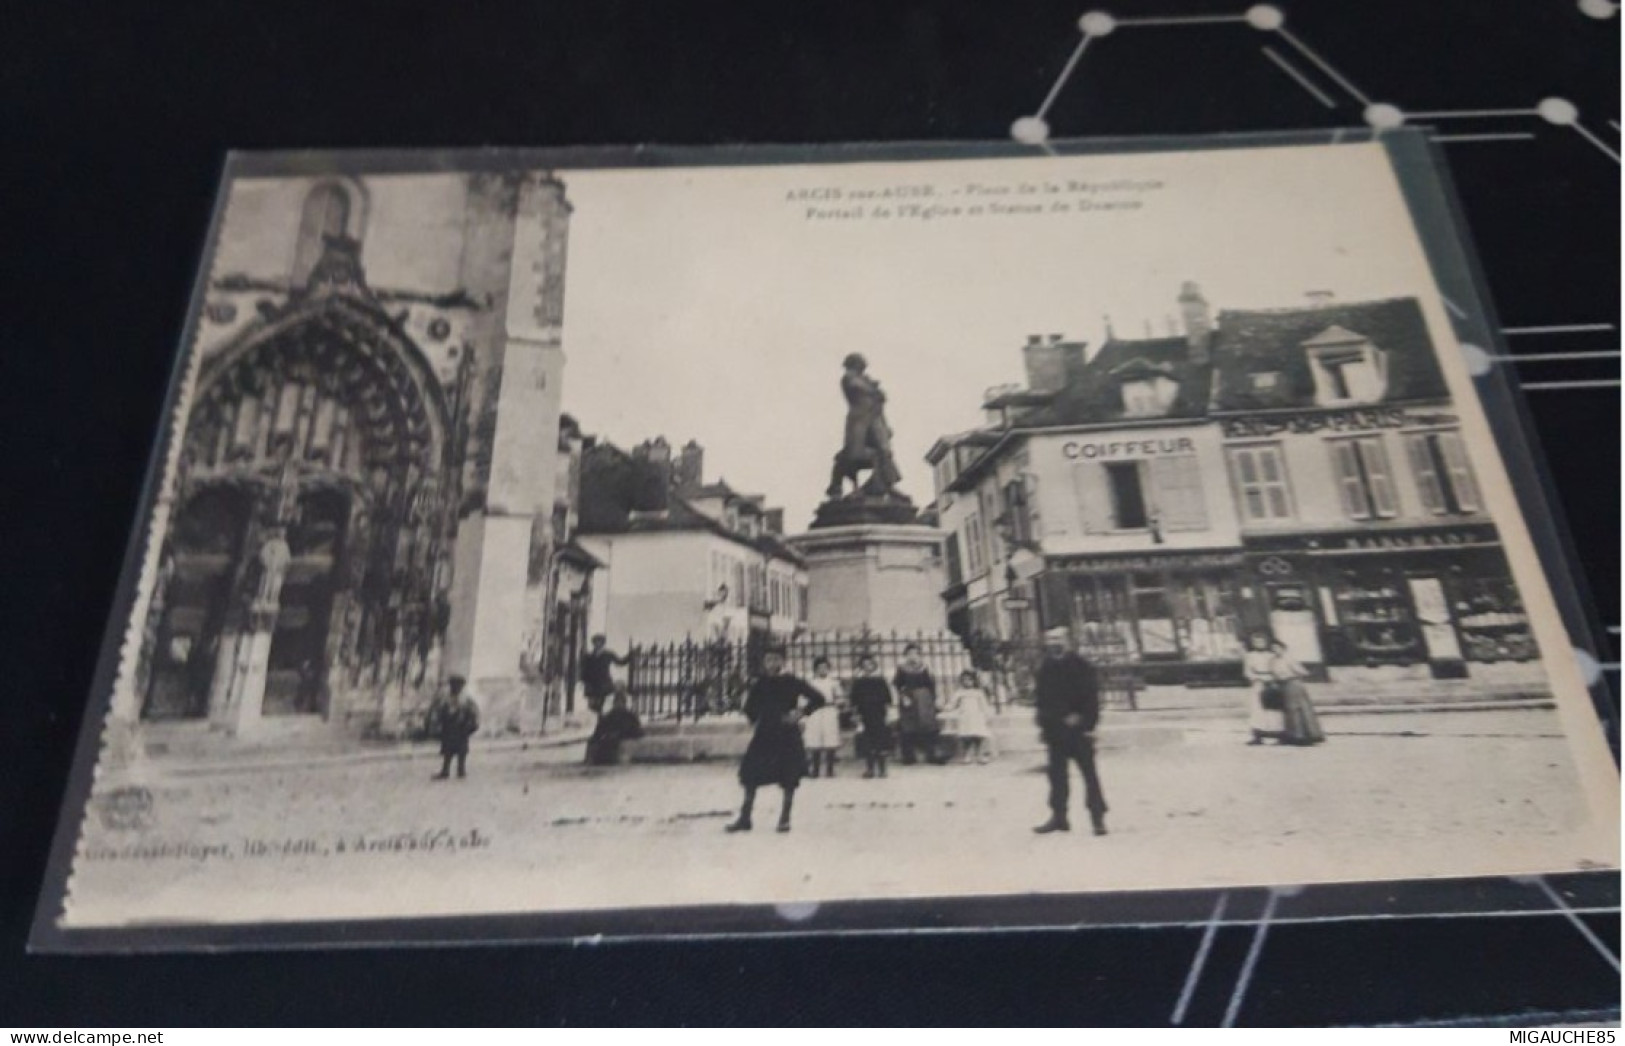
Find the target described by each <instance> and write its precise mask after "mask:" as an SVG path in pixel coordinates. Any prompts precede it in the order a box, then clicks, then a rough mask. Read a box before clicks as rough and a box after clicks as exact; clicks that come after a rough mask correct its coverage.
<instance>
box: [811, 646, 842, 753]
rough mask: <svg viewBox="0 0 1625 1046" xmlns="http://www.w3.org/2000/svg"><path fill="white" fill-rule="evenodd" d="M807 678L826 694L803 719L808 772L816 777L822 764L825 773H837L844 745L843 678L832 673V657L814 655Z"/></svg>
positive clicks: (816, 688) (821, 692) (819, 690)
mask: <svg viewBox="0 0 1625 1046" xmlns="http://www.w3.org/2000/svg"><path fill="white" fill-rule="evenodd" d="M807 682H809V683H811V684H812V686H813V689H814V690H817V691H818V692H819V693H820V694H823V695H824V703H823V704H822V705H820V706H818V708H817V709H816V710H814V711H813V713H812V714H811V715H809V716H808V717H807V718H806V719H804V720H803V721H802V722H803V724H804V727H805V729H804V731H803V733H802V743H804V744H805V745H806V746H807V776H808V777H817V776H818V770H819V767H820V766H822V767H823V768H824V776H825V777H834V776H835V752H836V750H837V749H839V748H840V747H841V711H840V703H841V700H842V699H841V681H840V680H838V679H836V678H835V677H834V676H832V675H830V673H829V658H827V657H824V656H822V655H820V656H818V657H816V658H814V659H813V677H812V678H811V679H809V680H807Z"/></svg>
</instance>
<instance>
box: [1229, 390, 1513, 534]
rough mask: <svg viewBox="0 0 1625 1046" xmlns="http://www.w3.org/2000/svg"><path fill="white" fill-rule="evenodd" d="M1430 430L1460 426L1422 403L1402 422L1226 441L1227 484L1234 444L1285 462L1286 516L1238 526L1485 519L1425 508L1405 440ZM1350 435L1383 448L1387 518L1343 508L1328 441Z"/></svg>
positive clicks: (1256, 530) (1284, 529)
mask: <svg viewBox="0 0 1625 1046" xmlns="http://www.w3.org/2000/svg"><path fill="white" fill-rule="evenodd" d="M1429 432H1446V433H1457V432H1459V426H1458V425H1457V423H1456V420H1455V417H1454V415H1453V414H1448V413H1443V412H1441V411H1440V410H1437V409H1434V408H1431V407H1427V408H1419V409H1413V410H1411V411H1408V412H1407V421H1406V423H1405V424H1403V425H1402V426H1398V427H1394V428H1382V429H1368V430H1358V431H1357V430H1346V429H1340V430H1336V431H1327V430H1322V431H1319V432H1291V431H1288V432H1282V433H1277V434H1275V435H1271V436H1267V437H1262V438H1257V437H1254V438H1229V439H1226V440H1225V448H1226V458H1227V460H1226V468H1225V474H1226V476H1227V477H1228V480H1229V482H1230V484H1231V485H1232V487H1234V486H1235V485H1236V483H1237V478H1236V469H1235V465H1234V454H1233V452H1232V449H1233V448H1242V447H1259V446H1276V447H1279V448H1280V453H1281V456H1282V460H1283V461H1284V462H1285V464H1286V473H1287V483H1288V487H1289V490H1290V493H1291V497H1292V502H1293V506H1292V507H1293V512H1292V515H1291V517H1290V518H1288V519H1284V520H1275V519H1268V520H1255V519H1246V520H1244V521H1243V522H1242V524H1241V526H1242V530H1243V532H1244V533H1247V534H1276V533H1291V532H1294V531H1298V530H1321V529H1326V530H1335V529H1341V528H1353V529H1369V528H1371V527H1373V526H1381V525H1385V524H1411V525H1414V524H1419V523H1442V522H1460V521H1463V520H1471V519H1486V518H1487V516H1485V515H1484V514H1483V513H1482V512H1474V513H1467V514H1460V515H1450V516H1445V515H1441V514H1437V513H1434V512H1430V511H1428V510H1427V509H1426V508H1425V507H1424V505H1423V501H1422V493H1421V487H1420V486H1419V483H1418V479H1417V475H1416V470H1415V468H1414V467H1413V464H1412V461H1411V458H1410V452H1409V450H1408V449H1407V447H1406V441H1407V438H1408V437H1410V436H1413V435H1417V434H1422V433H1429ZM1350 436H1358V437H1361V438H1368V439H1373V440H1376V441H1378V442H1379V443H1380V445H1381V446H1382V448H1383V452H1384V456H1385V457H1386V459H1387V462H1388V468H1389V473H1390V475H1391V477H1392V479H1393V488H1394V494H1395V499H1396V509H1397V511H1396V514H1395V516H1394V517H1393V518H1392V520H1388V521H1381V522H1379V521H1372V520H1357V519H1351V518H1350V516H1349V515H1348V513H1347V512H1346V511H1344V509H1343V503H1342V499H1341V496H1340V493H1339V478H1338V472H1337V468H1336V464H1335V462H1334V460H1333V458H1332V450H1331V443H1332V442H1333V441H1334V440H1337V439H1343V438H1347V437H1350ZM1240 496H1241V495H1240V492H1239V491H1236V493H1235V494H1234V497H1235V499H1237V500H1239V498H1240Z"/></svg>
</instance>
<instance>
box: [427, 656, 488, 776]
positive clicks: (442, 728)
mask: <svg viewBox="0 0 1625 1046" xmlns="http://www.w3.org/2000/svg"><path fill="white" fill-rule="evenodd" d="M464 682H465V680H464V679H463V677H462V676H452V677H451V678H450V679H447V680H446V685H447V686H448V687H449V688H450V689H451V693H450V694H448V695H447V696H446V697H445V698H444V699H443V700H440V701H437V702H435V706H434V708H433V710H431V712H430V713H429V719H430V722H429V726H430V728H431V731H432V732H433V733H434V734H436V735H438V736H439V738H440V772H439V773H438V774H435V775H434V779H435V780H436V781H444V780H445V779H446V778H448V777H450V776H451V761H452V760H453V759H455V760H457V776H458V777H467V776H468V739H469V738H470V737H473V736H474V734H475V732H476V731H478V730H479V728H480V706H479V705H477V704H475V703H474V698H473V697H471V696H469V695H468V694H465V693H463V684H464Z"/></svg>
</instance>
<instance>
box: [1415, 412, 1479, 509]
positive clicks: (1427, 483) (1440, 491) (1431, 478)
mask: <svg viewBox="0 0 1625 1046" xmlns="http://www.w3.org/2000/svg"><path fill="white" fill-rule="evenodd" d="M1406 446H1407V447H1408V448H1409V450H1410V456H1411V471H1413V472H1415V473H1416V486H1417V489H1418V490H1419V491H1420V492H1421V495H1422V507H1423V508H1424V509H1425V510H1427V511H1428V512H1431V513H1433V514H1434V515H1436V516H1447V515H1461V514H1463V513H1468V512H1477V511H1478V510H1479V506H1480V500H1479V496H1478V483H1477V482H1476V481H1475V480H1474V479H1473V472H1472V468H1471V466H1470V465H1468V463H1467V449H1466V447H1464V446H1463V445H1462V441H1461V434H1460V433H1458V432H1429V433H1426V434H1424V435H1420V436H1410V437H1408V438H1407V440H1406Z"/></svg>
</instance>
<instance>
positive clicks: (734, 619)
mask: <svg viewBox="0 0 1625 1046" xmlns="http://www.w3.org/2000/svg"><path fill="white" fill-rule="evenodd" d="M578 540H579V541H580V544H581V545H582V547H583V548H585V549H587V551H589V552H591V553H592V554H593V555H594V556H595V557H597V559H598V560H599V561H600V562H601V563H603V564H604V567H603V569H602V571H600V573H599V574H598V576H597V577H596V578H595V579H594V582H593V603H592V610H591V615H590V618H589V621H590V623H591V625H590V627H591V630H592V631H593V632H594V633H603V634H604V635H605V636H607V637H608V640H609V643H610V645H612V646H616V647H617V649H618V648H619V645H623V644H625V643H627V642H638V643H667V642H681V641H683V640H685V639H695V640H699V639H709V638H716V637H719V636H726V637H729V638H732V639H736V640H737V639H743V638H744V637H745V636H746V635H748V634H749V632H750V619H751V607H750V591H749V580H748V579H749V576H750V569H751V567H752V565H760V566H764V567H765V568H766V569H767V571H768V572H769V574H771V575H772V576H775V577H778V578H779V579H780V580H781V581H783V582H785V583H786V584H787V585H789V586H790V587H791V589H792V590H794V589H795V587H796V586H805V584H806V571H805V570H803V569H801V568H799V567H795V566H792V565H791V564H789V563H788V562H786V561H783V560H777V559H770V558H769V557H767V556H764V555H763V554H762V553H760V552H757V551H755V550H753V549H750V548H747V547H746V546H744V545H741V544H739V543H738V542H734V541H729V540H728V539H727V538H724V537H722V536H720V535H718V534H713V533H711V532H709V531H703V530H691V531H659V532H652V533H636V534H595V535H590V536H583V537H581V538H579V539H578ZM739 577H743V578H744V579H745V582H744V584H743V585H741V584H740V583H739V582H738V580H737V579H738V578H739ZM721 585H726V586H727V587H728V595H727V598H726V599H724V600H722V601H721V602H717V596H718V591H717V590H718V588H719V586H721ZM707 603H713V604H714V605H712V606H710V607H707V606H706V604H707ZM769 621H770V624H769V628H770V630H771V631H772V632H774V633H775V634H778V635H789V634H791V633H792V632H794V631H795V629H796V627H797V626H798V625H799V624H801V621H800V620H799V616H798V615H797V614H794V613H789V614H786V613H781V614H777V615H771V616H770V618H769Z"/></svg>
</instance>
